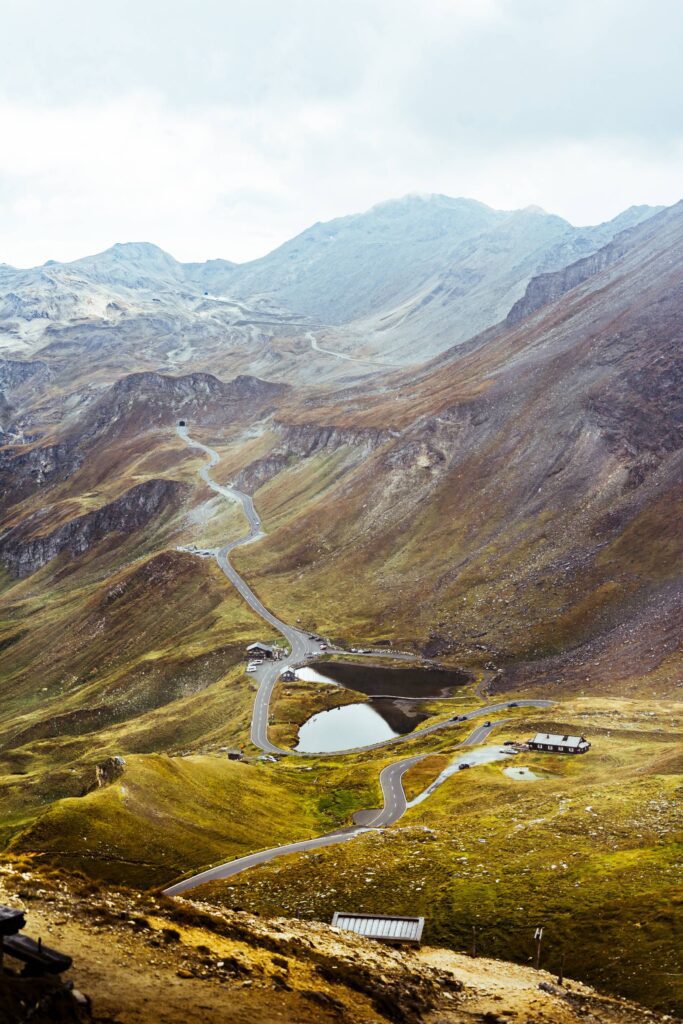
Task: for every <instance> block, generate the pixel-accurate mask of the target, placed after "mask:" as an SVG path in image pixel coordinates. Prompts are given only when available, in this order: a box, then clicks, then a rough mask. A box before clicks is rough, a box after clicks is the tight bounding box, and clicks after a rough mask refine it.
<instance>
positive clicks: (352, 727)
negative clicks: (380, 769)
mask: <svg viewBox="0 0 683 1024" xmlns="http://www.w3.org/2000/svg"><path fill="white" fill-rule="evenodd" d="M296 674H297V676H298V678H299V679H301V680H303V681H304V682H310V683H326V684H328V685H332V686H342V687H344V688H345V689H349V690H356V691H357V692H358V693H364V694H366V695H367V696H368V697H370V698H371V699H370V700H369V701H366V702H363V703H359V704H346V705H344V706H343V707H338V708H331V709H330V710H329V711H320V712H319V713H318V714H317V715H313V716H312V717H311V718H309V719H308V721H307V722H304V724H303V725H302V726H301V728H300V729H299V741H298V744H297V747H296V749H297V750H301V751H303V752H305V753H307V754H313V753H330V752H332V751H334V750H349V749H351V748H353V747H366V746H370V745H371V744H373V743H382V742H384V741H385V740H390V739H392V738H393V737H394V736H399V735H403V734H404V733H408V732H412V731H413V729H416V728H417V727H418V726H419V725H420V724H421V723H422V722H424V721H425V719H426V718H427V717H428V714H427V712H426V711H423V710H422V709H421V702H422V701H425V700H448V699H450V698H451V697H452V696H453V693H454V691H455V689H456V688H458V687H461V686H464V684H465V683H466V682H468V680H469V677H468V676H467V674H466V673H465V672H459V671H458V670H457V669H452V670H448V671H446V670H440V669H425V668H416V667H410V668H390V667H387V666H385V665H374V664H367V665H361V664H356V663H346V662H337V661H318V662H314V663H313V664H312V665H307V666H306V667H304V668H300V669H297V673H296Z"/></svg>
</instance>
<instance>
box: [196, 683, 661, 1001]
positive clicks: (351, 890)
mask: <svg viewBox="0 0 683 1024" xmlns="http://www.w3.org/2000/svg"><path fill="white" fill-rule="evenodd" d="M592 705H593V702H591V701H588V700H586V701H577V702H576V703H574V704H569V705H567V706H566V707H563V708H562V713H563V716H564V718H563V720H562V721H558V722H555V723H553V722H552V721H551V720H548V719H541V718H540V717H537V718H536V720H535V721H534V720H533V719H530V720H529V721H527V722H525V724H524V726H523V727H521V728H519V727H515V728H512V727H508V729H507V730H505V731H502V730H501V732H500V733H499V734H498V735H499V737H500V739H504V738H505V737H506V736H511V737H514V736H517V737H519V736H520V733H521V735H522V736H524V735H527V734H528V731H529V730H531V729H533V728H536V727H549V728H550V727H552V725H553V724H555V725H556V726H557V727H559V728H562V727H563V725H564V724H565V723H566V722H580V723H581V727H582V729H584V730H585V731H586V732H587V733H588V734H589V735H591V737H592V739H593V743H594V747H593V750H592V751H591V753H590V754H589V755H587V756H586V757H583V758H580V759H565V758H561V757H544V756H543V755H540V754H537V755H528V756H527V755H524V756H523V757H522V759H521V761H520V762H518V763H523V764H526V765H529V766H530V767H532V768H533V767H536V768H543V769H544V770H547V771H548V772H549V773H550V777H549V778H548V779H547V780H544V781H539V782H534V783H519V782H515V781H513V780H511V779H508V778H507V777H506V776H504V775H503V774H502V772H501V768H500V766H499V765H490V766H485V767H480V768H475V769H472V770H471V771H469V772H467V773H466V775H463V776H457V775H456V776H454V777H453V778H451V779H450V780H449V781H448V782H447V783H445V784H444V785H443V786H442V787H441V788H440V789H439V790H438V791H437V793H436V794H435V795H434V796H433V797H431V798H430V799H429V800H427V801H425V802H424V803H422V804H420V805H418V807H416V808H415V809H414V810H413V811H411V812H409V814H408V815H407V816H406V817H405V818H404V819H402V821H401V822H399V823H398V824H397V825H396V826H395V827H394V828H392V829H391V830H389V831H386V832H384V833H382V834H369V835H367V836H363V837H361V838H360V839H358V840H356V841H354V843H352V844H347V845H344V846H342V847H339V848H330V849H329V850H326V851H324V852H322V851H321V852H319V853H316V854H315V855H312V856H308V857H298V858H290V859H288V861H287V862H279V863H277V864H275V865H272V866H270V867H264V868H260V869H258V870H256V871H251V872H248V873H246V874H244V875H242V876H240V877H239V878H236V879H232V880H230V881H229V882H226V883H219V884H216V885H214V886H211V887H207V888H206V889H205V890H204V891H205V892H206V898H210V899H214V900H218V901H221V902H225V904H226V905H228V906H231V905H240V906H245V907H250V908H253V909H258V910H260V911H273V910H275V901H274V899H273V893H274V892H277V901H276V902H277V906H278V907H279V908H284V909H285V910H286V911H287V912H288V913H294V912H297V913H301V914H302V915H303V916H311V917H316V918H321V919H323V920H325V919H326V918H327V917H328V916H329V915H331V914H332V912H333V911H334V910H339V909H345V908H346V909H348V908H352V909H357V910H365V911H370V912H372V911H374V912H384V913H401V912H403V913H424V914H425V915H426V917H427V920H428V926H427V935H428V941H432V942H439V943H444V944H446V945H450V946H452V947H454V948H468V946H469V943H470V940H471V929H472V925H473V924H476V925H477V926H478V927H479V928H480V929H481V936H480V945H481V948H482V950H483V952H484V953H487V954H491V955H498V956H503V955H505V956H511V957H513V958H515V959H519V960H521V961H522V962H524V961H525V960H526V959H527V958H528V957H529V956H530V955H531V952H532V947H533V943H532V932H533V927H534V926H535V925H536V923H543V924H544V925H545V927H546V955H547V958H548V959H547V961H546V962H547V963H548V965H549V966H550V967H551V968H555V967H557V965H558V963H559V956H560V953H561V951H564V952H565V953H566V960H567V970H568V971H569V972H570V973H573V974H574V975H575V976H578V977H581V978H586V979H591V980H592V981H593V982H594V983H596V984H598V985H600V986H603V987H607V988H612V989H613V990H617V991H620V992H628V993H630V994H631V995H633V996H635V995H637V996H638V998H640V999H641V1000H643V1001H645V1002H647V1003H649V1004H650V1005H655V1006H660V1007H663V1008H668V1007H670V1006H672V1005H673V1002H672V1001H673V1000H675V989H676V976H675V971H676V967H675V959H676V940H675V918H676V913H677V908H676V904H675V892H676V886H677V878H678V867H679V866H678V867H677V865H676V854H677V849H676V845H675V843H676V839H677V836H676V819H675V799H676V789H677V777H676V775H675V774H673V773H674V772H675V771H676V770H677V769H679V768H680V757H679V750H680V739H681V732H680V728H681V722H680V709H679V717H678V719H677V721H674V724H673V726H672V727H671V728H672V731H671V732H670V733H669V734H668V735H667V734H662V732H661V731H660V729H659V727H658V726H659V722H660V721H661V719H660V718H659V716H660V713H661V712H662V711H666V713H667V715H668V717H669V721H671V720H672V717H673V707H672V706H669V707H667V708H666V709H664V708H657V707H656V706H647V705H644V704H642V703H641V702H638V701H632V702H619V701H616V700H613V701H608V700H604V701H602V702H598V707H597V709H595V710H594V709H593V707H592ZM676 728H678V730H679V731H678V732H676V731H675V729H676ZM402 753H403V751H402ZM442 757H443V755H441V756H439V757H438V758H434V759H431V763H432V766H433V774H436V773H437V772H438V771H439V770H440V766H441V765H442V764H443V760H442ZM420 771H421V773H422V774H423V776H424V773H425V771H426V769H425V768H424V767H423V768H422V769H420ZM422 781H425V779H424V777H423V779H421V780H417V779H411V778H408V779H407V785H408V787H409V790H412V791H414V790H415V788H417V787H416V783H417V782H422ZM425 829H426V830H427V831H425ZM643 964H656V965H657V967H656V970H651V971H648V973H647V975H646V976H644V975H643V971H642V965H643Z"/></svg>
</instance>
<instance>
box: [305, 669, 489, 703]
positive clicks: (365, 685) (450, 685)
mask: <svg viewBox="0 0 683 1024" xmlns="http://www.w3.org/2000/svg"><path fill="white" fill-rule="evenodd" d="M305 673H308V675H306V674H305ZM297 675H298V676H299V678H301V679H311V680H312V681H316V682H325V683H336V684H337V685H338V686H344V687H346V688H347V689H348V690H357V691H358V692H359V693H365V694H367V696H368V697H403V698H404V699H408V700H418V699H424V698H425V697H431V698H439V697H441V698H443V697H452V696H453V691H454V690H455V689H456V688H458V687H460V686H464V685H465V683H467V682H469V680H470V677H469V676H468V675H467V673H466V672H461V671H459V670H458V669H430V668H419V667H410V668H391V667H389V666H388V665H376V664H368V665H361V664H357V663H355V662H342V661H317V662H314V663H313V664H312V665H309V666H308V667H307V668H303V669H299V670H298V671H297Z"/></svg>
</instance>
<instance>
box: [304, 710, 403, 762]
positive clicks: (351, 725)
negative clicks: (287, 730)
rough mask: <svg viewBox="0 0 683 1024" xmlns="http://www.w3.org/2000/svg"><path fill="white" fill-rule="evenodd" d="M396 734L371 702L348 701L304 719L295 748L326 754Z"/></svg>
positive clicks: (364, 745)
mask: <svg viewBox="0 0 683 1024" xmlns="http://www.w3.org/2000/svg"><path fill="white" fill-rule="evenodd" d="M397 735H398V733H397V732H394V730H393V729H392V728H391V726H390V725H389V723H388V722H387V720H386V719H385V718H384V717H383V716H382V715H380V714H379V712H378V711H376V710H375V709H374V708H373V707H371V705H370V704H369V703H364V704H345V705H343V706H342V707H339V708H331V709H330V710H329V711H319V712H318V714H317V715H312V716H311V718H309V719H308V721H307V722H304V724H303V725H302V726H301V728H300V729H299V742H298V743H297V745H296V749H297V750H300V751H302V752H303V753H306V754H327V753H331V752H332V751H334V750H349V749H350V748H351V747H366V746H369V745H370V744H372V743H381V742H382V741H383V740H390V739H393V737H394V736H397Z"/></svg>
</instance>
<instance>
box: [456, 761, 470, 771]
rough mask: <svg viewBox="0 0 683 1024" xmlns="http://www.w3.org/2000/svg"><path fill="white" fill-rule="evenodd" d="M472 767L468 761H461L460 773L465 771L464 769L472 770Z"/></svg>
mask: <svg viewBox="0 0 683 1024" xmlns="http://www.w3.org/2000/svg"><path fill="white" fill-rule="evenodd" d="M471 767H472V765H471V764H468V763H467V761H461V762H460V764H459V765H458V771H460V772H461V771H462V770H463V768H471Z"/></svg>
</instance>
